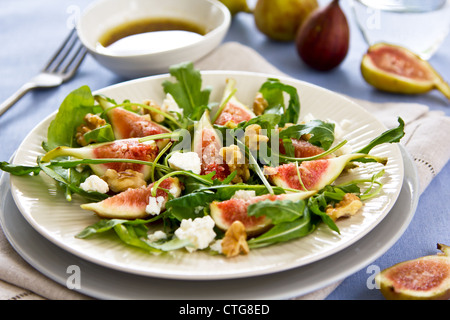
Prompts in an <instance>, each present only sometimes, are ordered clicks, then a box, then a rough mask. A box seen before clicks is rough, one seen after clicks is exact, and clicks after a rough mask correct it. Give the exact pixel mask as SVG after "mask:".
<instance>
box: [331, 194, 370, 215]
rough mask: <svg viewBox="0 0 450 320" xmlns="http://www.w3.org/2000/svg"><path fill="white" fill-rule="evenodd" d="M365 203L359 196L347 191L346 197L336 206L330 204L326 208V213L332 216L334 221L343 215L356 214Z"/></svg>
mask: <svg viewBox="0 0 450 320" xmlns="http://www.w3.org/2000/svg"><path fill="white" fill-rule="evenodd" d="M362 206H363V203H362V201H361V199H359V197H358V196H356V195H354V194H353V193H346V194H345V196H344V198H343V199H342V200H341V201H340V202H339V203H337V204H336V205H335V206H334V207H332V206H329V207H328V208H327V209H326V214H327V215H328V216H330V218H331V219H333V221H336V220H337V219H339V218H341V217H349V216H353V215H355V214H356V213H357V212H358V211H359V209H361V208H362Z"/></svg>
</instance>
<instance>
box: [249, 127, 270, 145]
mask: <svg viewBox="0 0 450 320" xmlns="http://www.w3.org/2000/svg"><path fill="white" fill-rule="evenodd" d="M261 130H262V129H261V126H260V125H258V124H251V125H249V126H248V127H247V128H245V145H246V146H247V147H248V148H249V149H250V150H259V148H260V145H261V143H267V142H268V141H269V138H268V137H267V136H265V135H264V134H262V132H261Z"/></svg>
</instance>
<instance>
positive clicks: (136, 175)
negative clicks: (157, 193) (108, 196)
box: [101, 169, 147, 193]
mask: <svg viewBox="0 0 450 320" xmlns="http://www.w3.org/2000/svg"><path fill="white" fill-rule="evenodd" d="M101 178H102V179H103V180H105V181H106V183H108V186H109V189H110V190H111V191H113V192H116V193H119V192H122V191H125V190H127V189H129V188H132V189H135V188H140V187H145V186H147V182H146V181H145V180H144V175H143V174H142V173H140V172H137V171H134V170H130V169H128V170H125V171H121V172H117V171H116V170H114V169H108V170H106V172H105V174H104V175H103V176H102V177H101Z"/></svg>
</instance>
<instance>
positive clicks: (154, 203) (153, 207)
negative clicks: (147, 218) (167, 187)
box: [145, 196, 166, 216]
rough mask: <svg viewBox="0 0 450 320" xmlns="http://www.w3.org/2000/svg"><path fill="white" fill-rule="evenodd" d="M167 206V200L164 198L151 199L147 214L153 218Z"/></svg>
mask: <svg viewBox="0 0 450 320" xmlns="http://www.w3.org/2000/svg"><path fill="white" fill-rule="evenodd" d="M165 204H166V199H164V197H161V196H159V197H149V198H148V205H147V206H146V207H145V212H146V213H148V214H151V215H153V216H157V215H159V214H160V213H161V211H162V209H164V207H165Z"/></svg>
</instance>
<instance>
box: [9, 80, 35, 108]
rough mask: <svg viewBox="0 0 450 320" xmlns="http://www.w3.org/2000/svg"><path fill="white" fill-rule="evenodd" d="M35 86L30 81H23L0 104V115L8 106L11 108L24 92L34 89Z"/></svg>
mask: <svg viewBox="0 0 450 320" xmlns="http://www.w3.org/2000/svg"><path fill="white" fill-rule="evenodd" d="M35 87H36V86H35V85H33V84H32V83H29V82H27V83H25V84H24V85H23V86H21V87H20V88H19V90H17V91H16V92H15V93H14V94H13V95H12V96H10V97H9V98H8V99H6V100H5V101H4V102H3V103H2V104H0V116H1V115H2V114H3V113H5V112H6V110H8V109H9V108H11V107H12V106H13V105H14V104H15V103H16V102H17V101H18V100H19V99H20V98H22V97H23V96H24V95H25V93H27V92H28V91H30V90H32V89H34V88H35Z"/></svg>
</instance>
